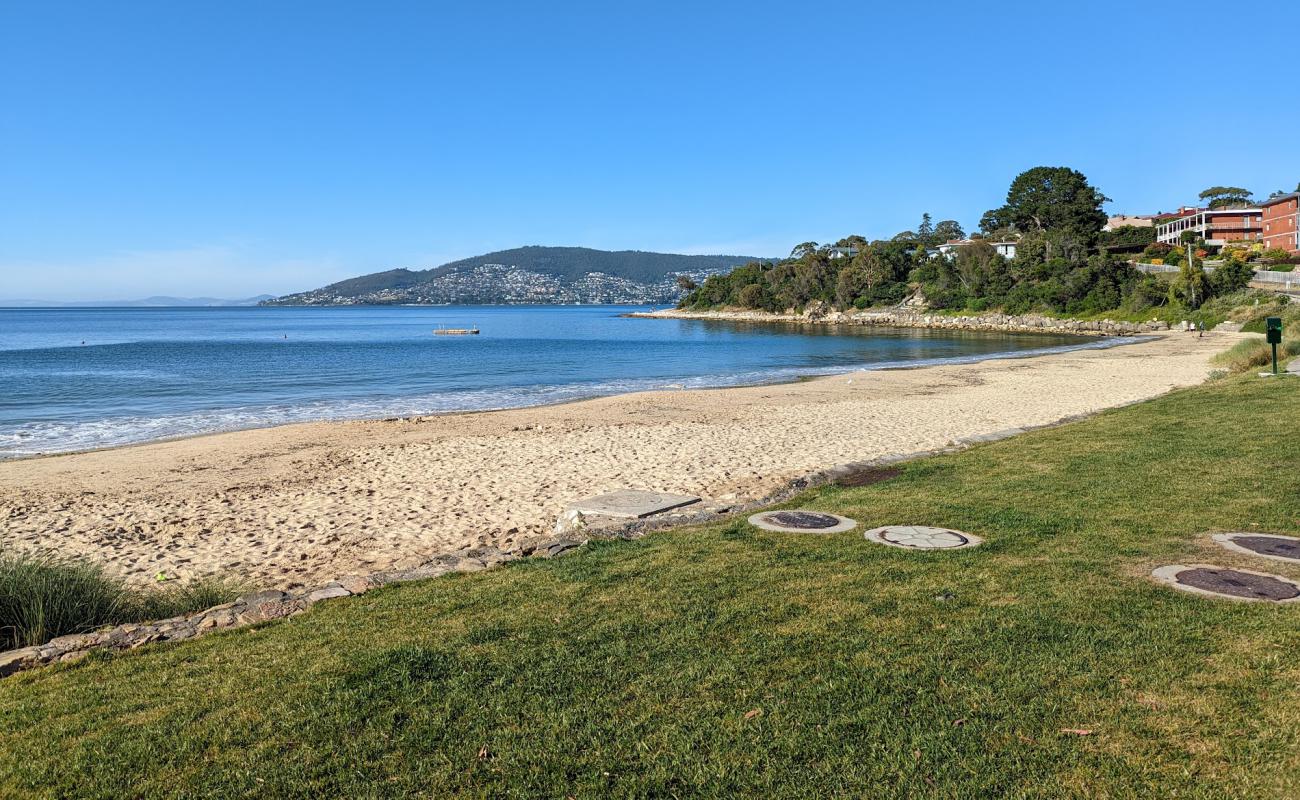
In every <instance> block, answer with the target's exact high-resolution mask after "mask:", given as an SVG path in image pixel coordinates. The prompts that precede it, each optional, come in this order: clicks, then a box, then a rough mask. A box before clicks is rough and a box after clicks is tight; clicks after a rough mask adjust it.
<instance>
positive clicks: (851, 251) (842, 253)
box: [826, 247, 858, 258]
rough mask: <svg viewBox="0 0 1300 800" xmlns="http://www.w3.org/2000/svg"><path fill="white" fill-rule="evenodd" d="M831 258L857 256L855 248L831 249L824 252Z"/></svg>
mask: <svg viewBox="0 0 1300 800" xmlns="http://www.w3.org/2000/svg"><path fill="white" fill-rule="evenodd" d="M826 254H827V255H828V256H830V257H831V258H853V257H854V256H856V255H857V254H858V248H856V247H832V248H830V249H829V250H827V251H826Z"/></svg>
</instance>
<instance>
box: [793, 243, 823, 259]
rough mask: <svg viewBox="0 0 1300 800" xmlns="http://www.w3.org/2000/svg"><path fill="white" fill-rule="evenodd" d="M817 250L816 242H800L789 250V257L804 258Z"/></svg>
mask: <svg viewBox="0 0 1300 800" xmlns="http://www.w3.org/2000/svg"><path fill="white" fill-rule="evenodd" d="M816 252H817V243H816V242H802V243H800V244H797V245H795V246H794V249H793V250H791V251H790V258H804V257H806V256H810V255H812V254H813V253H816Z"/></svg>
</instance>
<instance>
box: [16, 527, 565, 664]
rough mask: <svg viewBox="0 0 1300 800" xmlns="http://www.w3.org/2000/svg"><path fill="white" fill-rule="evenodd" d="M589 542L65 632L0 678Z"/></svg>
mask: <svg viewBox="0 0 1300 800" xmlns="http://www.w3.org/2000/svg"><path fill="white" fill-rule="evenodd" d="M584 543H585V539H583V538H580V537H579V538H575V537H564V536H559V537H544V538H536V539H534V540H532V541H530V542H528V543H527V545H525V546H523V547H520V548H519V549H517V550H511V551H505V550H501V549H498V548H496V547H468V548H462V549H461V550H457V551H456V552H454V553H444V554H441V555H438V556H435V557H433V558H432V559H430V560H428V561H426V562H424V563H423V564H420V565H419V566H416V567H412V568H410V569H402V570H391V571H388V572H379V573H375V574H373V575H348V576H345V577H342V578H339V579H338V580H333V581H330V582H329V583H327V584H325V585H323V586H315V587H307V588H303V589H295V590H292V591H283V590H280V589H267V590H264V591H260V592H253V593H251V594H247V595H244V596H243V597H240V598H239V599H238V600H236V601H234V602H233V603H223V604H221V605H219V606H213V607H212V608H208V609H204V610H203V611H199V612H196V613H194V614H189V615H186V616H180V617H172V618H170V619H164V620H158V621H156V622H151V623H148V624H127V625H118V626H116V627H114V628H107V629H104V630H99V631H92V632H89V633H78V634H70V635H67V636H60V637H58V638H55V639H51V640H50V641H48V642H46V643H45V644H42V645H37V646H34V647H23V648H20V649H17V650H10V651H8V652H0V677H3V676H5V675H11V674H13V673H15V672H20V671H22V670H25V669H31V668H33V667H38V666H41V665H44V664H53V663H67V662H71V661H76V660H79V659H81V658H84V657H85V656H86V655H88V654H89V653H91V652H92V651H95V650H135V649H137V648H139V647H144V646H145V645H148V644H153V643H156V642H178V641H184V640H186V639H193V638H195V637H197V636H202V635H204V634H207V633H211V632H213V631H220V630H226V629H231V628H240V627H244V626H247V625H256V624H259V623H265V622H271V621H274V620H280V619H285V618H288V617H292V616H296V615H298V614H301V613H302V612H304V611H306V610H308V609H310V608H311V607H312V606H314V605H315V604H317V603H323V602H328V601H330V600H335V599H338V598H342V597H351V596H353V595H359V594H364V593H365V592H368V591H369V590H371V589H373V588H376V587H379V586H386V585H389V584H394V583H405V582H408V581H417V580H426V579H429V578H437V577H439V576H442V575H446V574H448V573H452V572H480V571H482V570H487V569H492V568H494V567H498V566H500V565H502V564H506V563H509V562H511V561H517V560H519V559H521V558H524V557H525V556H528V555H532V556H533V557H535V558H555V557H557V556H560V555H563V554H565V553H570V552H572V551H574V550H576V549H577V548H579V547H581V546H582V545H583V544H584Z"/></svg>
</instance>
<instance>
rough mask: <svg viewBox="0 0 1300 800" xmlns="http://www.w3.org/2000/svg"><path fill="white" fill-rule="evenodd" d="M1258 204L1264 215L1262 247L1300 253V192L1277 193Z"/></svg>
mask: <svg viewBox="0 0 1300 800" xmlns="http://www.w3.org/2000/svg"><path fill="white" fill-rule="evenodd" d="M1259 205H1260V207H1261V208H1262V209H1263V216H1264V230H1263V231H1262V233H1261V238H1262V239H1263V240H1264V247H1265V248H1267V249H1269V250H1274V249H1277V250H1285V251H1287V252H1288V253H1300V216H1297V215H1298V214H1300V192H1291V193H1289V194H1279V195H1276V196H1274V197H1270V198H1268V199H1267V200H1265V201H1264V202H1262V203H1260V204H1259Z"/></svg>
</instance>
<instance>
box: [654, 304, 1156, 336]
mask: <svg viewBox="0 0 1300 800" xmlns="http://www.w3.org/2000/svg"><path fill="white" fill-rule="evenodd" d="M633 316H654V317H671V318H682V319H722V320H739V321H745V322H800V323H813V324H838V325H877V326H887V327H894V328H932V329H941V330H967V331H993V332H999V333H1054V334H1067V335H1076V336H1134V335H1140V334H1143V333H1154V332H1156V331H1167V330H1169V323H1167V322H1161V321H1160V320H1151V321H1149V322H1122V321H1118V320H1110V319H1100V320H1078V319H1058V318H1056V317H1048V316H1043V315H1041V314H1019V315H1016V314H996V313H994V314H963V315H948V314H936V313H928V312H926V311H925V310H924V308H923V307H921V306H912V305H906V304H904V305H901V306H897V307H895V308H891V309H889V310H885V311H849V312H845V311H835V310H834V309H832V308H831V307H830V305H829V304H827V303H824V302H822V301H815V302H813V303H809V304H808V306H807V308H805V309H804V311H803V313H801V314H794V313H789V314H772V313H769V312H766V311H678V310H667V311H656V312H653V313H652V314H634V315H633Z"/></svg>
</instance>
